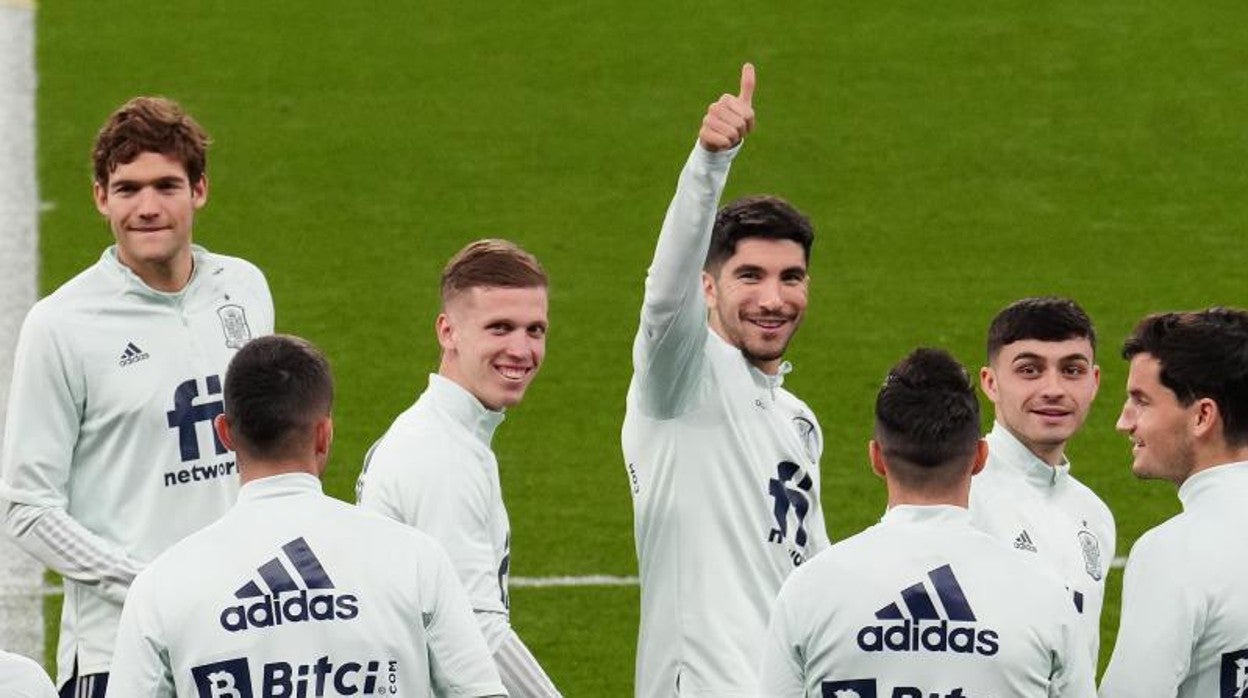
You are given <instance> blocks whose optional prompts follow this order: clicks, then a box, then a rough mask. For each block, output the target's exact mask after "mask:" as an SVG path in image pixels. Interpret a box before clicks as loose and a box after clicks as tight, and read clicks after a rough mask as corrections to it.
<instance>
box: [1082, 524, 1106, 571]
mask: <svg viewBox="0 0 1248 698" xmlns="http://www.w3.org/2000/svg"><path fill="white" fill-rule="evenodd" d="M1079 549H1080V550H1082V551H1083V568H1084V569H1085V570H1087V572H1088V576H1089V577H1091V578H1092V579H1094V580H1096V581H1098V582H1099V581H1101V577H1102V576H1103V575H1104V567H1102V565H1101V544H1100V542H1098V541H1097V540H1096V536H1095V535H1093V533H1092V532H1091V531H1089V530H1088V529H1086V528H1085V529H1083V530H1082V531H1080V532H1079Z"/></svg>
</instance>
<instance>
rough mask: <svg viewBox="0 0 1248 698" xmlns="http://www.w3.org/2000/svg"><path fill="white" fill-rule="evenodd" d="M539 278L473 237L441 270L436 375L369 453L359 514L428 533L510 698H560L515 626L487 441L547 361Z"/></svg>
mask: <svg viewBox="0 0 1248 698" xmlns="http://www.w3.org/2000/svg"><path fill="white" fill-rule="evenodd" d="M547 285H548V282H547V278H546V272H545V271H543V270H542V267H541V265H540V264H538V262H537V259H536V258H535V257H534V256H533V255H531V254H529V253H528V252H525V251H524V250H522V249H520V247H518V246H516V245H515V244H513V243H511V242H508V241H506V240H478V241H476V242H473V243H470V244H469V245H467V246H465V247H464V248H463V249H462V250H460V251H459V252H458V253H457V254H456V255H455V256H454V257H452V258H451V260H450V261H449V262H448V263H447V265H446V268H445V270H444V271H443V273H442V312H441V313H440V314H439V315H438V318H437V323H436V330H437V337H438V343H439V344H440V345H441V347H442V360H441V364H440V366H439V368H438V372H437V373H435V374H431V375H430V376H429V385H428V387H427V388H426V389H425V391H424V392H423V393H421V395H420V397H419V398H418V399H417V400H416V403H415V404H413V405H412V406H411V407H409V408H408V409H407V410H406V411H404V412H403V413H402V414H400V415H399V416H398V417H397V418H396V419H395V420H394V423H393V424H392V425H391V426H390V428H389V429H388V430H387V431H386V433H385V434H384V435H383V436H382V437H381V438H380V439H379V440H378V441H377V443H376V444H374V445H373V448H372V449H370V450H369V453H368V455H367V456H366V457H365V463H364V471H363V472H361V473H360V479H359V481H358V482H357V483H356V497H357V499H358V500H359V504H360V506H362V507H365V508H368V509H373V510H375V511H378V512H381V513H383V514H385V515H386V516H389V517H391V518H393V519H396V520H398V521H401V522H403V523H405V524H408V525H410V526H415V527H416V528H418V529H420V530H421V531H424V532H425V533H427V534H429V535H431V536H433V537H434V538H435V539H437V541H438V542H439V543H441V544H442V546H443V547H444V548H446V551H447V553H448V554H449V555H450V557H451V562H452V563H454V565H455V570H456V572H458V573H459V578H460V581H462V582H463V584H464V587H465V588H466V589H467V590H468V597H469V600H470V601H471V602H472V607H473V611H474V612H475V613H476V618H477V622H478V623H479V624H480V626H481V631H482V633H483V634H484V635H485V639H486V642H487V644H488V645H489V647H490V651H491V652H492V653H493V654H494V659H495V662H496V663H497V665H498V671H499V674H500V676H501V677H502V680H503V685H504V686H506V687H507V691H508V693H510V694H511V696H512V697H513V698H527V697H529V696H533V697H541V698H544V697H547V696H558V695H559V691H558V690H556V689H555V686H554V684H553V683H552V682H551V680H550V678H548V677H547V675H546V672H545V671H543V669H542V667H541V665H540V664H538V662H537V660H536V659H535V658H534V657H533V654H532V653H531V652H529V650H528V648H527V647H526V646H525V644H524V642H523V641H521V639H520V637H519V636H518V635H517V634H516V632H515V631H514V630H512V628H511V623H510V602H509V598H508V594H507V575H508V568H509V567H510V565H511V526H510V523H509V521H508V518H507V508H506V507H505V506H504V505H503V495H502V489H501V488H500V486H499V480H498V460H497V459H496V458H495V457H494V451H493V450H492V449H491V447H490V443H491V441H492V440H493V438H494V431H495V429H497V428H498V425H499V424H501V423H502V421H503V416H504V410H505V409H506V408H508V407H512V406H515V405H517V404H519V403H520V400H521V399H522V398H523V397H524V393H525V391H526V390H527V389H528V386H529V383H530V382H532V380H533V378H534V377H535V376H536V375H537V371H538V369H539V368H540V367H541V365H542V359H543V357H544V356H545V355H546V329H547V317H546V310H547V299H546V297H547V293H546V287H547Z"/></svg>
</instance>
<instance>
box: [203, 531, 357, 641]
mask: <svg viewBox="0 0 1248 698" xmlns="http://www.w3.org/2000/svg"><path fill="white" fill-rule="evenodd" d="M282 552H283V553H285V558H286V561H287V562H289V563H290V564H291V565H292V566H293V567H294V570H295V573H296V574H297V575H298V576H299V579H300V580H301V581H302V582H303V585H302V586H300V584H299V582H297V581H295V578H294V577H292V576H291V575H290V572H289V571H287V568H286V564H284V563H283V561H282V556H280V555H279V556H277V557H274V558H273V559H271V560H269V561H268V562H266V563H264V564H263V565H260V566H259V567H258V568H256V572H257V573H258V574H259V575H260V581H261V582H263V584H264V586H265V587H268V590H267V591H266V590H265V589H263V588H262V587H261V585H260V584H258V583H256V581H255V580H251V581H248V582H247V583H246V584H244V585H242V586H241V587H239V588H238V590H237V591H235V592H234V598H236V599H240V600H243V601H246V600H248V599H255V600H254V601H252V602H251V603H243V604H238V605H235V606H227V607H226V608H225V609H224V610H223V611H221V627H222V628H225V629H226V630H228V631H230V632H232V633H233V632H239V631H240V630H248V629H251V628H268V627H272V626H275V625H282V624H283V623H302V622H307V621H332V620H352V619H353V618H355V617H356V616H358V615H359V614H360V607H359V599H358V598H357V597H356V596H355V595H354V594H335V593H333V589H334V583H333V581H332V580H330V578H329V574H328V573H326V572H325V568H324V567H322V566H321V561H320V560H318V559H317V557H316V553H313V552H312V548H310V547H308V542H307V541H306V540H304V539H303V538H296V539H294V540H292V541H290V542H289V543H287V544H285V545H283V546H282Z"/></svg>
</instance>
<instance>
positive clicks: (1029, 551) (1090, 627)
mask: <svg viewBox="0 0 1248 698" xmlns="http://www.w3.org/2000/svg"><path fill="white" fill-rule="evenodd" d="M987 344H988V365H987V366H984V367H983V368H981V369H980V371H979V384H980V388H981V389H982V390H983V391H984V394H985V395H987V396H988V398H989V399H990V400H991V401H992V404H993V407H994V414H995V419H994V422H993V427H992V431H991V432H989V434H988V436H987V442H988V463H987V465H985V466H984V470H983V472H981V473H980V474H978V475H976V476H975V478H974V479H973V480H971V501H970V508H971V518H972V521H973V522H974V524H975V526H977V527H978V528H980V529H981V530H983V531H984V532H986V533H988V534H989V535H991V536H992V537H993V538H996V539H997V540H999V541H1001V542H1002V543H1004V544H1006V545H1008V546H1010V547H1011V548H1013V549H1014V550H1016V551H1018V552H1019V553H1021V554H1023V555H1028V556H1031V557H1035V558H1037V559H1039V560H1041V561H1043V562H1044V563H1045V564H1046V565H1048V566H1049V567H1050V568H1051V569H1052V570H1053V571H1054V572H1056V573H1057V575H1058V576H1059V577H1061V578H1062V579H1063V580H1064V581H1065V583H1066V585H1067V587H1069V589H1070V594H1071V601H1072V603H1073V604H1074V607H1075V610H1076V613H1077V614H1078V615H1079V620H1080V627H1081V629H1082V633H1083V636H1084V639H1085V642H1084V646H1085V647H1086V648H1087V651H1088V659H1089V662H1091V664H1092V666H1094V667H1095V666H1096V663H1097V656H1098V654H1099V650H1100V621H1101V607H1102V605H1103V601H1104V598H1105V576H1106V573H1107V572H1108V571H1109V564H1110V562H1111V561H1112V560H1113V559H1114V544H1115V535H1116V534H1115V529H1114V517H1113V514H1111V513H1110V511H1109V507H1107V506H1106V505H1105V503H1104V502H1103V501H1101V498H1100V497H1098V496H1096V493H1094V492H1093V491H1092V490H1090V489H1088V487H1087V486H1085V485H1084V484H1083V483H1081V482H1079V481H1078V480H1077V479H1075V477H1074V476H1073V475H1071V465H1070V460H1069V459H1068V458H1067V455H1066V444H1067V443H1068V442H1069V441H1070V439H1071V438H1072V437H1074V435H1075V434H1076V433H1077V432H1078V431H1079V429H1080V428H1081V427H1082V426H1083V422H1084V420H1085V419H1086V418H1087V416H1088V409H1089V408H1090V407H1091V406H1092V400H1093V399H1094V398H1095V397H1096V391H1097V387H1098V386H1099V384H1100V368H1099V367H1098V366H1097V365H1096V332H1095V330H1094V329H1093V327H1092V321H1091V320H1090V319H1089V318H1088V315H1087V313H1085V312H1084V311H1083V309H1082V308H1080V307H1079V305H1078V304H1077V303H1075V302H1074V301H1072V300H1069V299H1066V298H1052V297H1045V298H1024V299H1022V300H1019V301H1016V302H1014V303H1011V304H1010V305H1008V306H1006V307H1005V308H1004V309H1003V310H1001V312H999V313H997V316H996V317H994V318H993V320H992V323H991V325H990V326H989V327H988V342H987Z"/></svg>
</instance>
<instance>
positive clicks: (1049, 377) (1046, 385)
mask: <svg viewBox="0 0 1248 698" xmlns="http://www.w3.org/2000/svg"><path fill="white" fill-rule="evenodd" d="M1041 381H1042V383H1041V385H1040V390H1041V394H1042V395H1043V396H1045V397H1061V396H1062V395H1064V394H1065V393H1066V388H1065V386H1063V385H1062V376H1061V372H1060V371H1055V370H1050V371H1045V373H1044V378H1042V379H1041Z"/></svg>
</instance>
